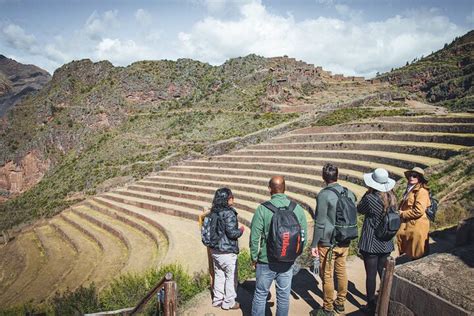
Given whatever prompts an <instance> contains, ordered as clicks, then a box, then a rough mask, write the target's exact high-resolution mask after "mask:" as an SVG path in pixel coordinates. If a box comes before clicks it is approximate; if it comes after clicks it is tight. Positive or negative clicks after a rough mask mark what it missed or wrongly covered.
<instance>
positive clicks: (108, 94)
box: [0, 55, 392, 226]
mask: <svg viewBox="0 0 474 316" xmlns="http://www.w3.org/2000/svg"><path fill="white" fill-rule="evenodd" d="M391 93H392V90H391V88H390V87H387V86H386V85H381V84H374V83H371V82H368V81H365V80H364V78H354V77H343V76H342V75H334V76H333V75H331V74H330V73H329V72H326V71H324V70H323V69H322V68H321V67H315V66H314V65H311V64H307V63H304V62H302V61H297V60H295V59H293V58H288V57H286V56H283V57H274V58H263V57H260V56H256V55H249V56H246V57H239V58H234V59H230V60H228V61H226V62H225V63H224V64H222V65H220V66H211V65H209V64H207V63H202V62H199V61H194V60H190V59H179V60H177V61H169V60H160V61H140V62H136V63H133V64H131V65H129V66H127V67H114V66H113V65H112V64H111V63H110V62H108V61H101V62H96V63H94V62H92V61H90V60H87V59H85V60H79V61H73V62H71V63H68V64H66V65H64V66H62V67H61V68H59V69H57V70H56V71H55V73H54V75H53V78H52V79H51V81H50V82H49V83H48V84H46V85H45V86H44V88H43V89H41V90H40V91H38V92H37V93H36V94H34V95H32V96H31V97H29V98H26V99H23V100H22V101H21V102H20V103H18V104H17V105H16V106H15V107H14V108H13V109H11V110H10V111H8V112H7V115H6V116H5V117H4V118H3V122H2V121H0V196H1V195H3V196H5V197H7V198H10V199H11V200H10V201H8V202H6V203H4V206H2V205H0V213H2V212H5V213H8V214H16V215H18V218H13V217H12V216H7V217H8V220H9V222H10V223H9V224H7V225H6V226H10V225H13V224H14V223H19V222H23V221H25V219H28V218H36V217H38V216H43V215H48V214H54V213H56V212H57V211H58V210H61V209H63V208H64V207H66V206H67V205H68V204H70V203H73V202H74V201H77V199H81V197H82V198H83V197H84V196H85V195H88V194H95V193H96V192H100V191H101V190H104V188H107V187H108V186H110V184H111V183H112V184H117V183H120V182H121V181H126V179H129V178H130V177H133V178H141V177H143V176H144V175H146V174H148V173H149V172H151V171H153V170H160V169H161V168H164V167H166V166H167V165H169V164H173V163H177V162H178V161H180V160H182V159H185V158H189V157H197V156H202V155H212V154H216V153H222V152H225V151H228V150H230V149H232V148H234V147H236V146H239V144H240V142H241V141H242V139H243V137H244V136H246V135H253V134H252V133H255V132H257V131H263V132H265V130H266V129H268V128H271V127H274V126H276V125H279V124H282V123H285V122H292V121H294V120H295V119H296V118H298V117H300V116H301V114H302V113H305V112H308V111H320V110H330V109H331V108H336V107H341V106H349V105H350V104H351V103H352V102H358V104H360V103H361V102H362V101H363V100H365V99H367V98H369V97H371V98H374V97H375V96H377V95H382V98H383V99H384V100H385V99H387V100H389V99H390V96H391ZM374 102H375V101H374ZM384 102H385V101H384ZM295 124H296V123H295ZM258 139H260V136H254V138H253V141H254V142H256V141H258ZM2 192H3V193H2ZM20 194H22V195H21V196H20V197H19V198H14V197H16V196H18V195H20ZM2 207H3V209H2ZM25 211H27V212H26V213H25Z"/></svg>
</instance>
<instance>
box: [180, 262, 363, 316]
mask: <svg viewBox="0 0 474 316" xmlns="http://www.w3.org/2000/svg"><path fill="white" fill-rule="evenodd" d="M347 273H348V279H349V288H348V289H349V293H348V295H347V302H346V304H345V308H346V314H347V315H364V314H363V313H360V312H359V311H358V310H359V307H360V306H362V305H364V304H365V270H364V263H363V261H362V260H361V259H359V258H358V257H356V256H352V257H350V258H349V259H348V260H347ZM254 290H255V280H248V281H246V282H244V283H243V284H240V285H239V288H238V291H237V292H238V293H237V295H238V300H239V301H240V305H241V309H240V310H235V311H224V310H222V309H219V308H215V307H212V305H211V296H210V293H209V292H205V293H202V294H201V295H200V296H198V297H196V298H195V300H193V302H192V303H191V304H190V306H191V305H192V306H194V307H190V308H189V309H187V310H186V311H185V312H184V313H183V315H186V316H211V315H214V316H218V315H229V316H234V315H235V316H237V315H239V316H240V315H250V313H251V308H252V297H253V292H254ZM271 293H272V298H271V299H270V301H269V302H270V304H267V306H270V307H269V308H268V309H267V314H269V311H271V315H275V313H276V295H275V284H273V285H272V288H271ZM322 304H323V300H322V285H321V279H320V277H319V276H317V277H315V276H314V275H313V274H311V273H310V272H309V271H308V270H307V269H302V270H300V272H299V273H298V274H297V275H295V276H294V277H293V283H292V291H291V296H290V313H289V315H295V316H296V315H309V313H310V312H311V311H312V310H314V309H317V308H319V307H320V306H321V305H322ZM262 316H263V315H262Z"/></svg>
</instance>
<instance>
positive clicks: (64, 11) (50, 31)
mask: <svg viewBox="0 0 474 316" xmlns="http://www.w3.org/2000/svg"><path fill="white" fill-rule="evenodd" d="M473 28H474V5H473V1H464V0H458V1H456V0H451V1H441V0H431V1H429V0H421V1H413V0H412V1H405V0H398V1H395V0H352V1H350V0H305V1H289V0H285V1H283V0H282V1H263V0H262V1H259V0H239V1H235V0H234V1H231V0H178V1H157V0H155V1H144V0H134V1H132V0H116V1H112V0H95V1H91V0H80V1H79V0H63V1H58V0H56V1H51V0H41V1H40V0H0V54H4V55H6V56H8V57H11V58H14V59H16V60H18V61H20V62H22V63H31V64H35V65H38V66H40V67H42V68H44V69H46V70H48V71H50V72H53V71H54V70H55V69H56V68H58V67H60V66H61V65H63V64H64V63H67V62H70V61H72V60H77V59H82V58H90V59H92V60H93V61H99V60H103V59H107V60H109V61H111V62H112V63H113V64H114V65H116V66H127V65H129V64H130V63H132V62H134V61H138V60H145V59H147V60H157V59H172V60H175V59H177V58H193V59H198V60H201V61H204V62H208V63H211V64H214V65H218V64H221V63H223V62H224V61H225V60H227V59H229V58H232V57H238V56H245V55H247V54H250V53H256V54H259V55H262V56H265V57H271V56H281V55H285V54H286V55H288V56H290V57H295V58H297V59H301V60H304V61H306V62H309V63H313V64H315V65H321V66H323V68H324V69H327V70H330V71H333V72H334V73H344V74H346V75H363V76H366V77H371V76H373V75H374V74H375V73H376V72H377V71H379V72H384V71H387V70H390V69H391V68H393V67H399V66H402V65H404V64H405V63H406V61H411V60H413V59H414V58H415V57H419V56H421V55H427V54H429V53H431V52H432V51H436V50H438V49H440V48H441V47H442V46H443V45H444V43H449V42H451V41H452V40H453V39H454V37H456V36H461V35H463V34H465V33H466V32H467V31H469V30H472V29H473Z"/></svg>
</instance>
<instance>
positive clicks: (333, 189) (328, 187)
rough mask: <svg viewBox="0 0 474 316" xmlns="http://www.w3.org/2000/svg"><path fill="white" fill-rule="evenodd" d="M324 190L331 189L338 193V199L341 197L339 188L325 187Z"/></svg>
mask: <svg viewBox="0 0 474 316" xmlns="http://www.w3.org/2000/svg"><path fill="white" fill-rule="evenodd" d="M344 189H345V188H344ZM323 190H329V191H331V192H334V193H336V195H337V198H338V199H340V198H341V192H339V191H338V190H336V189H334V188H333V187H325V188H324V189H323Z"/></svg>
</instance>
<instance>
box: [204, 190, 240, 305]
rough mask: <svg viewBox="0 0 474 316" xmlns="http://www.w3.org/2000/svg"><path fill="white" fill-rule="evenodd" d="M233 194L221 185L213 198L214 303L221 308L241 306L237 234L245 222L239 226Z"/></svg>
mask: <svg viewBox="0 0 474 316" xmlns="http://www.w3.org/2000/svg"><path fill="white" fill-rule="evenodd" d="M233 204H234V196H233V195H232V191H231V190H230V189H228V188H221V189H218V190H217V191H216V193H215V195H214V200H213V201H212V208H211V212H217V213H218V214H219V221H218V223H219V224H218V227H219V228H218V232H219V236H220V238H219V242H218V243H217V246H216V247H214V248H212V249H211V254H212V260H213V263H214V287H213V299H212V306H214V307H221V308H222V309H226V310H227V309H238V308H240V305H239V303H238V302H236V301H235V299H236V297H237V292H236V285H237V279H236V274H237V254H238V253H239V242H238V238H240V236H242V234H243V232H244V226H240V228H239V227H238V222H237V212H236V210H235V209H234V208H233V207H232V205H233Z"/></svg>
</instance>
